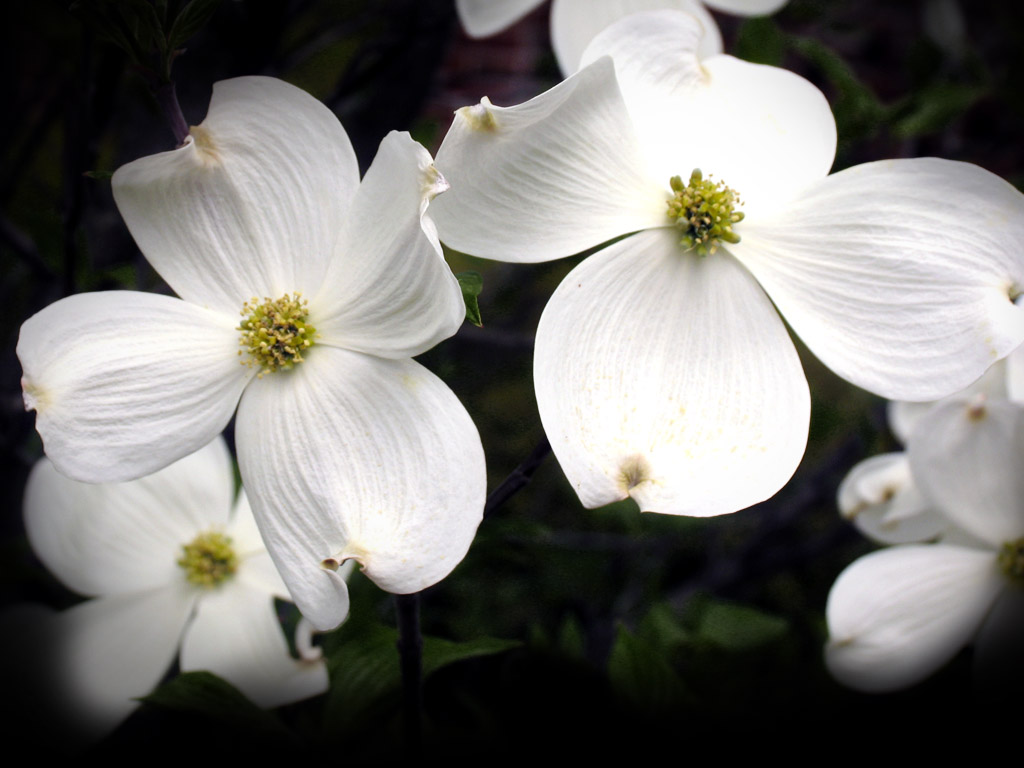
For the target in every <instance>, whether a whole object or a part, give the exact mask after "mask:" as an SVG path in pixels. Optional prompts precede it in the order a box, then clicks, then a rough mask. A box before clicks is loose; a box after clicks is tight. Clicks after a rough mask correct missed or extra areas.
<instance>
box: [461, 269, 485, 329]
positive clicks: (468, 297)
mask: <svg viewBox="0 0 1024 768" xmlns="http://www.w3.org/2000/svg"><path fill="white" fill-rule="evenodd" d="M455 277H456V279H457V280H458V281H459V287H460V288H462V300H463V301H464V302H466V320H468V321H469V322H471V323H472V324H473V325H475V326H476V327H477V328H481V327H483V324H484V322H483V319H482V318H481V317H480V305H479V303H477V298H476V297H477V296H479V295H480V293H481V291H483V289H484V279H483V277H481V275H480V273H479V272H474V271H472V270H469V271H466V272H459V273H458V274H457V275H456V276H455Z"/></svg>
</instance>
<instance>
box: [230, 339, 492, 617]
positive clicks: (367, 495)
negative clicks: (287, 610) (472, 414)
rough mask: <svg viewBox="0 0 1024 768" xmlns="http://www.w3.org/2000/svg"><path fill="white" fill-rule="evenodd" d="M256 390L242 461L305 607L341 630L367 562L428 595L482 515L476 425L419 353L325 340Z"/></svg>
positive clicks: (372, 571) (280, 561)
mask: <svg viewBox="0 0 1024 768" xmlns="http://www.w3.org/2000/svg"><path fill="white" fill-rule="evenodd" d="M313 351H314V352H316V353H317V354H316V355H312V354H311V355H310V357H309V360H308V361H307V362H305V363H303V364H301V365H299V366H297V367H296V368H295V369H294V370H293V371H290V372H289V373H288V374H286V375H283V376H281V375H277V374H274V375H270V376H266V377H264V378H263V379H261V380H260V381H258V382H254V386H252V387H250V389H249V390H248V391H247V392H246V395H245V397H244V398H243V399H242V404H241V406H240V408H239V413H238V420H237V422H236V435H237V445H238V458H239V465H240V467H241V470H242V477H243V479H244V481H245V484H246V488H247V489H248V491H249V497H250V501H251V502H252V506H253V511H254V512H255V514H256V521H257V523H259V526H260V530H261V531H262V533H263V540H264V541H265V542H266V544H267V548H268V549H269V550H270V554H271V555H272V556H273V558H274V562H275V563H276V564H277V566H278V569H279V570H280V571H281V575H282V576H283V577H284V580H285V583H286V584H287V585H288V588H289V590H290V592H291V593H292V595H293V596H294V597H295V602H296V604H297V605H298V606H299V610H300V611H302V613H303V615H304V616H306V617H307V618H308V619H309V620H310V621H312V622H313V624H314V626H316V627H317V628H318V629H322V630H325V629H330V628H333V627H334V626H336V625H337V624H338V623H340V622H341V621H342V619H344V618H345V614H346V612H347V609H348V598H347V591H346V588H345V582H344V580H343V579H342V577H341V575H340V574H339V573H338V572H335V571H332V570H330V569H328V568H325V567H324V566H323V565H322V564H323V562H324V561H325V560H328V559H329V558H332V559H333V560H335V561H336V562H338V563H340V562H344V561H345V560H350V559H351V560H355V561H357V562H359V563H360V564H361V565H362V567H363V570H364V572H365V573H366V575H367V576H369V577H370V578H371V579H372V580H373V581H375V582H376V583H377V585H378V586H380V587H381V588H382V589H385V590H387V591H389V592H396V593H409V592H417V591H419V590H421V589H424V588H426V587H428V586H430V585H431V584H434V583H436V582H437V581H440V580H441V579H442V578H444V577H445V576H447V575H448V573H449V572H450V571H451V570H452V569H453V568H454V567H455V566H456V565H458V563H459V561H461V560H462V558H463V557H464V556H465V554H466V550H467V549H468V548H469V545H470V542H471V541H472V540H473V535H474V533H475V532H476V527H477V525H478V524H479V522H480V518H481V515H482V513H483V505H484V497H485V471H484V457H483V449H482V448H481V446H480V438H479V436H478V435H477V431H476V427H474V426H473V422H472V421H471V420H470V418H469V415H468V414H467V413H466V411H465V409H464V408H463V407H462V404H461V403H460V402H459V401H458V399H457V398H456V397H455V395H454V394H453V393H452V391H451V390H450V389H448V387H447V386H445V384H444V383H443V382H442V381H441V380H440V379H438V378H437V377H436V376H434V375H433V374H431V373H430V372H429V371H428V370H426V369H425V368H423V367H422V366H421V365H419V364H418V363H415V362H413V361H412V360H383V359H379V358H373V357H369V356H366V355H361V354H359V353H356V352H349V351H346V350H340V349H334V348H332V347H324V348H323V349H316V350H313Z"/></svg>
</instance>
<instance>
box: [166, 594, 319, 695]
mask: <svg viewBox="0 0 1024 768" xmlns="http://www.w3.org/2000/svg"><path fill="white" fill-rule="evenodd" d="M181 669H182V671H183V672H191V671H194V670H206V671H208V672H213V673H214V674H215V675H217V676H219V677H222V678H224V679H225V680H227V681H228V682H229V683H231V684H232V685H233V686H235V687H236V688H237V689H238V690H240V691H241V692H242V693H244V694H245V695H246V696H247V697H249V698H250V699H251V700H252V701H253V702H255V703H256V704H258V705H259V706H261V707H268V708H269V707H277V706H280V705H282V704H290V703H292V702H294V701H299V700H300V699H306V698H309V697H310V696H316V695H317V694H318V693H323V692H324V691H326V690H327V666H326V665H325V664H324V662H323V661H322V660H320V661H303V660H299V659H294V658H292V656H291V654H290V653H289V651H288V641H287V640H285V636H284V632H283V631H282V629H281V624H280V622H279V621H278V620H277V611H276V610H275V608H274V598H273V597H272V596H270V595H268V594H267V593H266V592H262V591H260V590H258V589H254V588H252V587H248V586H246V585H245V584H243V583H241V582H234V583H230V582H229V583H225V584H224V585H222V586H221V587H220V588H218V589H214V590H211V591H208V592H204V593H203V594H202V596H201V598H200V600H199V604H198V605H197V606H196V617H195V620H194V621H193V622H192V624H191V625H190V626H189V628H188V629H187V630H186V632H185V637H184V640H183V641H182V644H181Z"/></svg>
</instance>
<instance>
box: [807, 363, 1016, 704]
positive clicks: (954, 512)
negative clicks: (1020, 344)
mask: <svg viewBox="0 0 1024 768" xmlns="http://www.w3.org/2000/svg"><path fill="white" fill-rule="evenodd" d="M1000 373H1002V371H1000ZM978 389H979V388H975V389H974V390H973V391H969V392H965V393H962V394H960V395H956V396H952V397H950V398H947V399H945V400H943V401H942V402H940V403H937V404H934V405H933V406H932V407H931V408H929V409H928V410H927V411H926V412H924V413H923V414H921V415H920V416H919V418H917V419H916V420H915V423H914V425H913V430H912V432H911V433H910V435H909V439H908V443H907V453H906V457H905V461H906V467H907V476H906V477H905V478H898V479H897V480H896V482H894V483H893V484H892V485H890V486H889V489H888V491H887V492H886V493H883V494H881V495H878V494H875V493H872V492H867V493H863V494H862V498H863V501H862V502H861V507H860V509H859V510H858V514H857V516H856V519H859V518H860V517H861V516H862V514H863V513H864V512H865V511H867V512H868V513H869V514H872V516H873V517H875V518H876V519H875V521H874V523H869V524H868V525H867V530H869V531H870V532H871V533H872V534H873V535H874V537H875V538H878V539H880V540H882V541H883V543H892V544H893V546H891V547H888V548H886V549H882V550H879V551H876V552H873V553H871V554H869V555H866V556H864V557H862V558H860V559H859V560H857V561H855V562H854V563H853V564H852V565H850V566H849V567H848V568H847V569H846V570H844V571H843V572H842V573H841V574H840V575H839V578H838V579H837V580H836V583H835V585H834V586H833V587H832V591H831V593H830V594H829V598H828V604H827V607H826V618H827V620H828V628H829V641H828V645H827V647H826V649H825V660H826V663H827V665H828V668H829V670H830V671H831V672H832V674H833V675H834V676H835V677H836V678H837V679H838V680H840V681H841V682H843V683H844V684H846V685H848V686H850V687H852V688H856V689H858V690H863V691H869V692H879V691H891V690H896V689H899V688H905V687H907V686H910V685H913V684H915V683H918V682H920V681H922V680H923V679H925V678H926V677H928V676H929V675H931V674H932V673H933V672H935V671H936V670H938V669H939V668H940V667H942V666H943V665H944V664H945V663H946V662H948V661H949V660H950V659H952V658H953V657H954V656H955V655H956V653H957V652H958V651H959V650H960V649H961V648H963V647H964V646H965V645H967V644H968V643H970V642H971V641H972V640H974V639H975V638H976V639H977V645H978V647H977V649H976V650H977V661H978V663H979V665H980V666H981V667H982V669H981V674H982V675H983V676H986V675H996V674H1000V673H1005V672H1006V670H1007V665H1006V663H1005V662H1006V659H1004V658H1001V657H1000V653H1001V651H1000V650H999V649H1000V647H1001V646H1004V645H1006V643H1007V642H1008V641H1007V638H1018V639H1019V637H1020V630H1021V627H1024V601H1022V600H1021V589H1020V588H1021V586H1024V568H1022V565H1024V502H1022V499H1024V481H1022V478H1021V473H1020V466H1021V462H1022V461H1024V406H1022V405H1021V404H1019V403H1016V402H1012V401H1010V400H1008V399H1006V398H1005V397H1003V398H1000V397H998V396H996V397H992V396H991V395H988V394H986V393H985V392H984V391H978ZM869 461H870V460H869ZM877 466H878V465H877V464H873V465H869V464H868V462H864V463H863V464H861V465H858V467H855V468H854V469H853V471H852V472H851V474H850V476H849V477H848V478H847V480H846V481H844V484H843V486H842V487H841V489H840V498H839V502H840V508H841V509H844V510H845V511H846V513H847V514H850V513H851V507H850V506H849V499H850V497H851V493H852V492H851V490H850V487H851V486H860V487H861V488H864V487H865V486H870V485H875V486H878V485H880V482H878V481H879V480H880V478H879V477H878V475H879V472H878V470H877V469H876V467H877ZM887 474H890V475H891V474H892V473H891V472H887ZM872 478H874V479H875V480H876V482H874V483H872V482H871V479H872ZM911 494H913V496H914V497H915V499H916V500H917V501H916V503H915V504H914V505H913V509H914V514H912V515H908V514H907V513H906V509H907V508H909V507H911V505H910V504H908V503H906V502H904V503H903V504H900V503H899V502H898V500H899V499H901V498H906V497H907V496H909V495H911ZM852 509H856V508H852ZM872 510H877V512H874V513H872ZM1010 642H1012V643H1014V644H1016V643H1017V642H1018V640H1011V641H1010ZM1014 665H1015V666H1016V668H1017V669H1018V670H1019V669H1020V666H1019V665H1020V661H1019V660H1017V661H1016V662H1014V663H1013V664H1011V666H1014ZM986 666H987V667H988V669H985V667H986Z"/></svg>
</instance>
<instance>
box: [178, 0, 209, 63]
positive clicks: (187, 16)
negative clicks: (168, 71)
mask: <svg viewBox="0 0 1024 768" xmlns="http://www.w3.org/2000/svg"><path fill="white" fill-rule="evenodd" d="M219 5H220V0H191V2H189V4H188V5H186V6H185V7H184V8H182V9H181V13H179V14H178V16H177V18H176V19H175V20H174V22H173V23H172V24H171V31H170V32H168V33H167V47H168V49H169V50H171V51H174V50H177V49H178V48H180V47H181V46H182V45H184V44H185V43H186V42H187V41H188V39H189V38H190V37H192V35H194V34H195V33H196V32H198V31H199V30H200V29H202V28H203V27H205V26H206V24H207V22H209V20H210V18H211V17H212V16H213V14H214V12H215V11H216V10H217V7H218V6H219Z"/></svg>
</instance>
